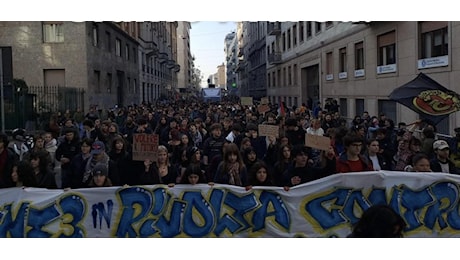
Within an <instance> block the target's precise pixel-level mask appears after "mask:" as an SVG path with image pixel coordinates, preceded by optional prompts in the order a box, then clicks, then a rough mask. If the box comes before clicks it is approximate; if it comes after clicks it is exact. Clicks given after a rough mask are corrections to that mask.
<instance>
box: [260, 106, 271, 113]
mask: <svg viewBox="0 0 460 260" xmlns="http://www.w3.org/2000/svg"><path fill="white" fill-rule="evenodd" d="M270 110H271V109H270V106H269V105H267V104H263V105H259V106H258V107H257V111H259V113H260V114H263V113H266V112H268V111H270Z"/></svg>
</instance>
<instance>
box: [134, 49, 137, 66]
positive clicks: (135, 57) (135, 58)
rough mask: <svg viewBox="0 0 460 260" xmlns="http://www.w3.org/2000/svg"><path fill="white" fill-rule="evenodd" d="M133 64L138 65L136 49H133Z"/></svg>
mask: <svg viewBox="0 0 460 260" xmlns="http://www.w3.org/2000/svg"><path fill="white" fill-rule="evenodd" d="M133 62H134V63H137V51H136V48H133Z"/></svg>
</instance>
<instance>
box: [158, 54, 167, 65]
mask: <svg viewBox="0 0 460 260" xmlns="http://www.w3.org/2000/svg"><path fill="white" fill-rule="evenodd" d="M166 61H168V54H167V53H166V52H160V53H158V62H160V63H165V62H166Z"/></svg>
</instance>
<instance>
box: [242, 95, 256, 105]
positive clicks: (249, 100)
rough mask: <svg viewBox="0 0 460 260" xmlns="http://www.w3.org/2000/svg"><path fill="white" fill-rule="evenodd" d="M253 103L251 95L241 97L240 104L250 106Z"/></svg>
mask: <svg viewBox="0 0 460 260" xmlns="http://www.w3.org/2000/svg"><path fill="white" fill-rule="evenodd" d="M253 104H254V103H253V102H252V97H241V105H242V106H252V105H253Z"/></svg>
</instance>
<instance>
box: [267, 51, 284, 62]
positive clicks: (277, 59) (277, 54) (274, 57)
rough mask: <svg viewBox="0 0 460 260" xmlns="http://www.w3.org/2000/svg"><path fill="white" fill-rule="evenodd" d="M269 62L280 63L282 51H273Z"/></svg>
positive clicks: (269, 56)
mask: <svg viewBox="0 0 460 260" xmlns="http://www.w3.org/2000/svg"><path fill="white" fill-rule="evenodd" d="M268 63H269V64H280V63H282V61H281V52H272V53H270V54H269V55H268Z"/></svg>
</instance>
